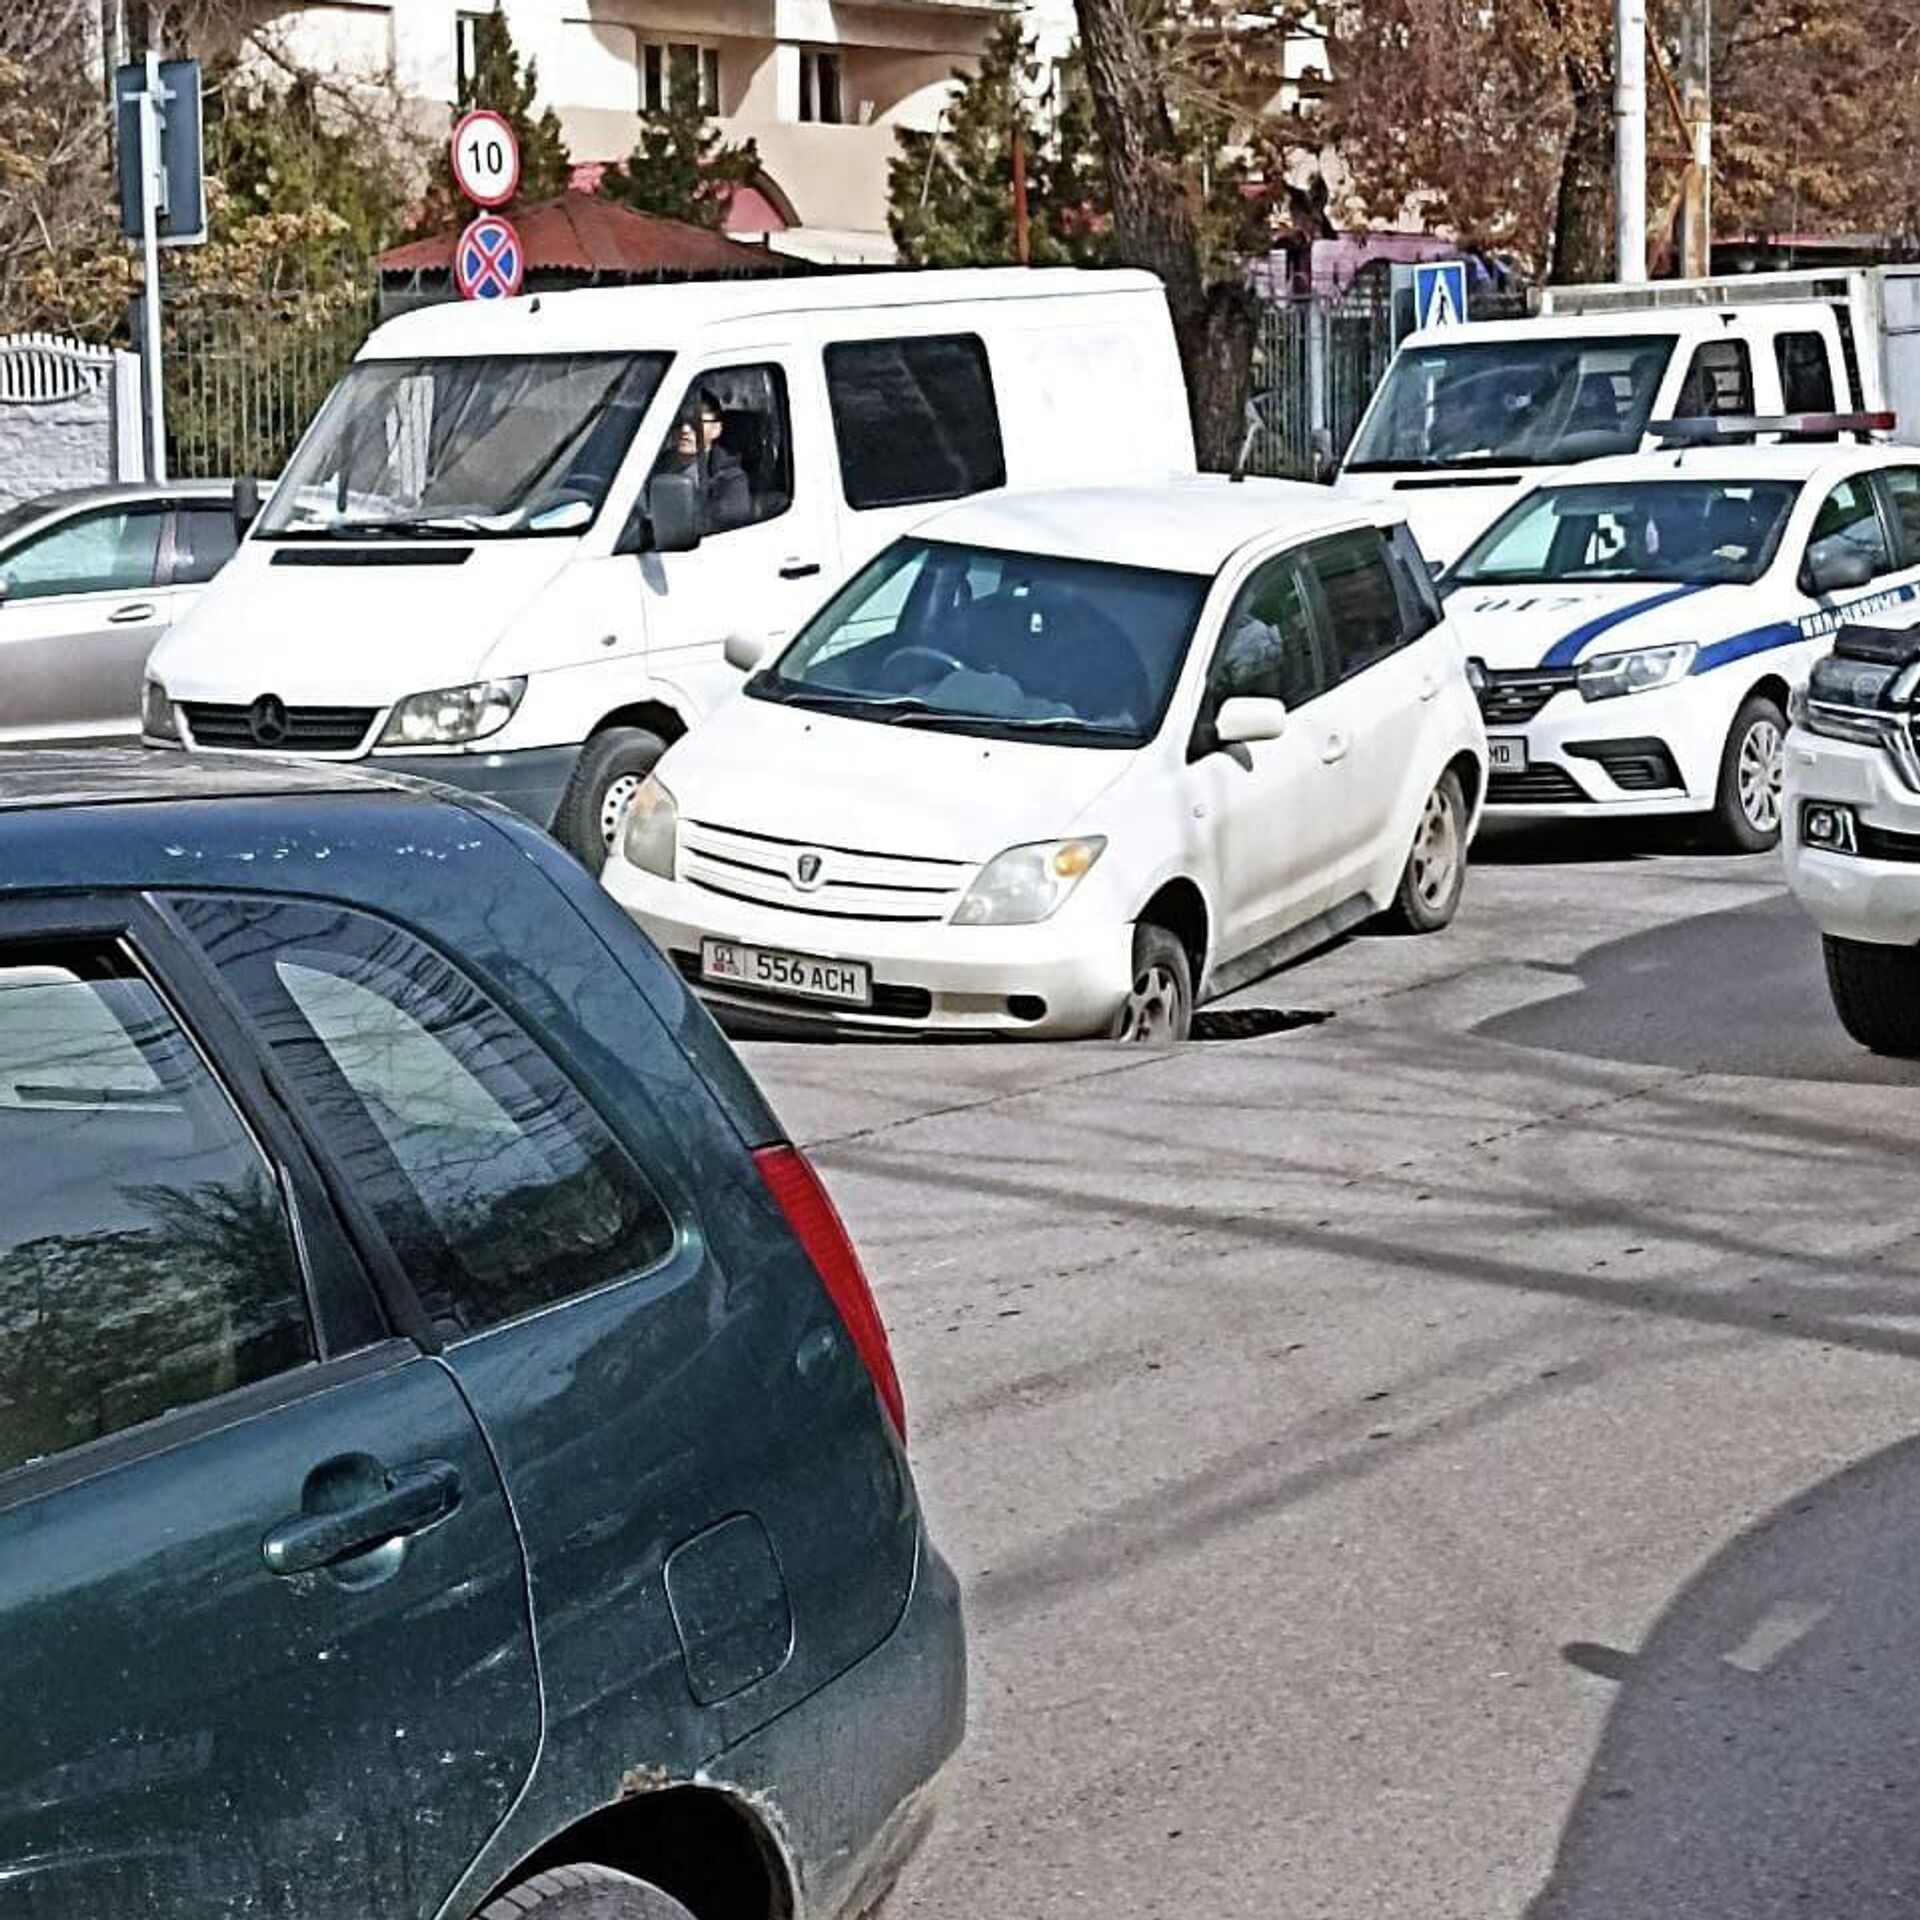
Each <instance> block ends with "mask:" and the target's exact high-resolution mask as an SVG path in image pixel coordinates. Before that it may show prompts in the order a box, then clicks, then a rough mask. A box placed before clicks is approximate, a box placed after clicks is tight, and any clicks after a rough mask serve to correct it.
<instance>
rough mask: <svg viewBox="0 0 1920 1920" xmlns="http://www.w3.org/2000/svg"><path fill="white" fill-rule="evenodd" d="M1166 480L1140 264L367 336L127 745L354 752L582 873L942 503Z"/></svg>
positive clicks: (1161, 399)
mask: <svg viewBox="0 0 1920 1920" xmlns="http://www.w3.org/2000/svg"><path fill="white" fill-rule="evenodd" d="M1192 470H1193V437H1192V431H1191V428H1190V426H1189V424H1188V414H1187V400H1186V388H1185V384H1184V381H1183V379H1182V377H1181V371H1180V362H1179V358H1178V355H1177V353H1176V350H1175V346H1174V337H1173V328H1172V325H1171V322H1170V321H1169V318H1168V315H1167V304H1166V299H1165V296H1164V295H1163V293H1162V291H1161V288H1160V284H1159V282H1158V281H1157V280H1155V279H1154V278H1153V277H1152V276H1151V275H1150V274H1144V273H1131V272H1074V271H1070V270H1056V271H1045V272H1025V271H1022V270H1020V269H1017V268H1015V269H1007V270H989V271H972V272H951V273H883V274H851V275H843V276H834V277H830V278H811V279H795V280H772V281H733V282H725V283H712V284H690V285H686V286H665V287H622V288H610V289H605V290H599V289H596V290H589V291H582V292H571V293H558V294H540V295H534V296H531V297H525V298H521V299H516V300H503V301H491V302H473V303H466V304H460V305H451V306H436V307H428V308H424V309H421V310H420V311H418V312H414V313H408V314H403V315H402V316H400V317H399V318H398V319H395V320H390V321H388V322H387V324H386V325H385V326H383V327H380V328H378V329H377V330H376V331H375V332H374V334H373V335H372V337H371V338H370V339H369V340H368V341H367V343H366V345H365V346H364V347H362V349H361V350H360V354H359V357H358V358H357V359H356V360H355V362H354V364H353V366H352V367H351V368H350V369H349V370H348V372H347V374H346V377H345V378H344V379H343V380H342V381H341V383H340V385H339V386H338V387H337V388H336V389H335V390H334V392H333V394H332V396H331V398H329V399H328V401H327V402H326V404H325V405H324V406H323V407H322V408H321V410H320V413H319V415H318V417H317V418H316V419H315V421H314V423H313V425H312V426H311V427H310V428H309V429H308V431H307V434H306V437H305V438H304V439H303V440H302V442H301V444H300V446H299V447H298V449H297V450H296V451H295V452H294V454H293V457H292V459H291V461H290V462H289V464H288V467H287V470H286V472H285V474H284V475H283V476H282V477H281V479H280V481H279V482H278V484H277V485H276V487H275V490H274V495H273V500H272V504H271V505H270V506H269V507H268V508H267V510H266V511H265V512H264V513H263V514H262V515H261V516H260V518H259V520H258V521H256V522H255V524H254V527H253V530H252V532H251V534H250V535H249V537H248V538H247V540H246V541H245V543H244V544H243V545H242V546H241V548H240V550H239V552H238V553H237V554H236V555H235V557H234V558H233V560H232V561H230V562H229V563H228V565H227V567H226V568H225V570H224V571H223V572H222V573H221V575H220V577H219V579H218V580H217V581H216V582H215V583H214V585H213V586H212V588H211V589H210V590H209V591H208V593H207V595H206V596H205V598H204V599H202V600H201V602H200V603H199V605H198V606H196V607H195V608H194V610H193V612H192V614H191V615H190V616H189V617H188V618H187V619H186V620H184V621H183V622H182V623H181V624H180V625H179V626H178V627H177V628H175V629H174V631H173V632H172V633H170V634H168V635H167V637H166V638H165V640H164V641H163V642H162V643H161V645H160V646H159V647H158V648H157V649H156V650H155V652H154V654H153V657H152V660H151V663H150V666H149V675H150V677H149V679H148V683H147V687H146V693H145V699H144V726H143V733H144V735H145V738H146V739H147V741H148V742H149V744H152V745H155V746H167V747H173V748H185V749H187V750H189V751H193V750H218V751H228V752H232V751H240V752H254V751H262V752H273V753H280V754H287V753H294V754H301V755H307V756H312V757H315V758H327V759H334V760H360V759H369V758H370V759H371V760H372V761H373V762H374V763H375V764H377V765H379V766H382V767H384V768H387V769H389V770H398V771H402V772H409V773H415V774H422V775H425V776H427V777H429V778H433V779H438V780H442V781H446V782H448V783H449V784H452V785H455V786H460V787H465V788H468V789H470V790H474V791H479V792H483V793H486V794H489V795H491V796H493V797H494V798H496V799H499V800H502V801H504V802H506V803H507V804H509V805H512V806H514V807H516V808H517V809H519V810H520V811H521V812H523V813H525V814H527V815H528V816H530V817H531V818H533V819H536V820H538V821H539V822H540V824H541V825H543V826H551V827H552V828H553V830H554V832H555V833H556V834H557V835H558V837H559V838H560V839H561V840H562V841H564V842H565V843H566V844H567V845H568V846H570V847H571V848H573V850H574V851H575V852H576V853H578V854H579V855H580V856H581V857H582V858H583V859H586V860H588V861H589V862H591V863H592V864H593V865H595V866H596V867H597V866H598V865H599V863H600V860H601V859H602V858H603V857H604V855H605V849H606V845H607V842H608V841H609V840H610V838H611V836H612V834H613V832H614V830H615V828H616V826H617V825H618V823H619V820H620V816H621V813H622V811H623V809H624V807H625V805H626V802H627V799H628V798H629V797H630V795H631V794H632V793H633V792H634V791H635V790H636V789H637V788H638V786H639V784H640V782H641V780H642V779H643V778H644V776H645V774H646V772H647V770H648V768H649V767H651V765H652V764H653V762H654V760H655V759H657V758H658V757H659V755H660V754H661V753H663V752H664V751H665V749H666V746H667V745H668V743H670V742H671V741H672V740H674V739H676V738H677V737H678V736H679V735H680V734H681V733H683V732H685V731H686V729H687V728H688V727H689V726H691V725H693V724H694V722H695V721H696V720H698V719H699V718H700V717H701V716H702V715H703V714H704V713H705V711H706V710H707V709H708V708H709V707H710V706H711V705H712V704H713V703H714V701H715V700H717V699H718V698H719V697H720V696H721V695H722V694H724V693H725V692H727V691H730V690H731V689H732V688H734V687H737V686H738V684H739V681H740V675H739V673H738V672H737V671H735V670H734V669H732V668H729V667H728V666H727V665H726V664H725V662H724V660H723V658H722V651H723V644H724V642H726V641H727V640H728V639H729V638H733V637H736V636H741V637H752V638H754V639H757V640H764V639H766V638H769V637H771V636H775V635H778V634H781V633H785V632H789V631H791V630H792V629H793V628H794V627H795V626H797V625H798V624H799V622H800V621H801V620H802V619H804V618H805V617H806V616H807V615H808V614H810V613H811V612H812V611H813V609H814V607H815V605H816V604H818V603H819V602H820V601H822V600H824V599H825V598H826V597H827V595H828V594H829V593H830V592H831V591H832V590H833V588H834V587H835V586H836V584H837V583H838V582H839V581H840V580H841V579H842V578H844V577H845V576H846V575H847V574H848V573H849V572H851V571H853V570H855V569H857V568H858V567H860V566H862V565H864V564H865V563H866V562H867V561H868V560H870V559H871V558H872V557H873V555H874V554H876V553H877V552H879V550H880V549H881V548H882V547H884V546H886V545H887V544H888V542H890V541H891V540H893V539H894V538H895V537H896V536H897V535H898V534H900V533H902V532H904V531H905V530H906V529H907V528H908V527H909V526H911V525H913V524H915V523H916V522H917V521H919V520H922V519H924V518H925V517H926V515H927V514H928V513H929V512H930V511H931V510H932V509H933V508H934V507H935V506H937V505H938V504H939V503H941V502H943V501H948V500H956V499H961V498H964V497H966V496H969V495H972V494H975V493H980V492H987V491H992V490H994V489H997V488H1000V487H1008V486H1012V487H1036V486H1060V485H1064V484H1069V483H1073V482H1082V481H1101V482H1111V481H1114V480H1120V479H1127V478H1133V479H1141V480H1146V479H1155V480H1158V479H1165V478H1166V477H1168V476H1169V475H1171V474H1174V473H1180V472H1189V473H1190V472H1191V471H1192Z"/></svg>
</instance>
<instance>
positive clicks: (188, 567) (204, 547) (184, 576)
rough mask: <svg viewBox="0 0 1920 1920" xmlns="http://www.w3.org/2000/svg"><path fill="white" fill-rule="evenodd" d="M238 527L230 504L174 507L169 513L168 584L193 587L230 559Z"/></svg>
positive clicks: (237, 542)
mask: <svg viewBox="0 0 1920 1920" xmlns="http://www.w3.org/2000/svg"><path fill="white" fill-rule="evenodd" d="M239 544H240V529H239V528H238V526H236V525H235V524H234V518H233V509H232V508H231V507H176V508H175V509H174V515H173V565H172V567H171V568H170V569H169V571H168V576H167V577H168V581H169V584H171V585H173V586H176V587H197V586H201V585H203V584H204V583H205V582H206V581H209V580H211V579H212V578H213V576H214V575H215V574H216V573H218V572H219V571H220V569H221V568H222V567H224V566H225V565H226V564H227V562H228V561H229V560H231V559H232V558H233V550H234V548H235V547H237V546H238V545H239Z"/></svg>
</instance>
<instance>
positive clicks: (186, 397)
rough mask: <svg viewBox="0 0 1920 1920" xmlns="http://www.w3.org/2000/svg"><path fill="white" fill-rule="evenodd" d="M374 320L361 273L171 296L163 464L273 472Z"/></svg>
mask: <svg viewBox="0 0 1920 1920" xmlns="http://www.w3.org/2000/svg"><path fill="white" fill-rule="evenodd" d="M374 319H375V311H374V286H373V282H372V279H371V276H368V275H366V274H365V273H364V270H363V271H362V274H361V275H360V276H350V275H349V276H342V277H341V278H339V279H337V280H331V281H324V280H323V281H320V282H319V283H317V284H314V285H310V286H306V287H301V288H296V289H293V290H285V289H274V290H270V291H260V292H257V293H256V292H253V291H240V292H233V291H223V292H220V293H202V292H192V293H187V294H182V295H173V296H170V305H169V307H168V310H167V315H166V322H165V324H166V386H167V441H168V447H169V460H170V464H171V470H172V471H173V472H175V473H177V474H180V475H182V476H185V477H189V478H209V479H211V478H220V477H225V476H227V475H230V474H234V475H237V474H256V475H260V476H262V477H271V476H272V475H274V474H277V473H278V472H279V471H280V470H281V468H282V467H284V466H285V465H286V462H287V456H288V455H289V454H290V453H291V452H292V451H293V447H294V442H295V441H297V440H298V439H299V437H300V435H301V433H302V432H304V431H305V429H306V425H307V422H308V421H309V420H311V419H312V418H313V416H314V413H315V411H316V410H317V409H318V407H319V405H320V402H321V401H322V400H324V399H325V398H326V396H327V392H328V389H329V388H331V387H332V385H333V383H334V382H335V381H336V380H338V379H339V377H340V375H341V374H342V373H343V372H344V371H345V370H346V366H347V362H348V361H349V360H351V359H352V358H353V356H354V354H355V352H356V351H357V350H358V349H359V347H360V344H361V342H362V341H364V340H365V339H366V337H367V334H368V331H369V330H370V329H371V328H372V326H373V324H374Z"/></svg>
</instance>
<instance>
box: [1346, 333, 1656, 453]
mask: <svg viewBox="0 0 1920 1920" xmlns="http://www.w3.org/2000/svg"><path fill="white" fill-rule="evenodd" d="M1673 344H1674V343H1673V336H1672V335H1671V334H1645V335H1630V336H1622V335H1618V334H1614V335H1610V336H1602V337H1599V338H1593V339H1585V340H1581V339H1569V338H1567V337H1566V336H1564V335H1562V336H1560V337H1558V338H1555V337H1552V336H1548V337H1546V338H1543V339H1531V340H1523V339H1506V340H1485V341H1478V342H1474V343H1472V344H1465V343H1463V344H1461V345H1458V346H1433V347H1414V348H1403V349H1402V350H1401V352H1400V353H1399V354H1397V355H1396V356H1395V358H1394V362H1393V365H1392V367H1391V369H1390V370H1389V371H1388V374H1387V377H1386V380H1385V382H1384V383H1383V385H1382V386H1381V389H1380V396H1379V398H1378V399H1377V400H1376V401H1375V402H1374V404H1373V406H1372V408H1371V409H1370V410H1369V412H1368V414H1367V417H1366V421H1365V423H1364V424H1363V425H1362V426H1361V429H1360V432H1359V435H1358V437H1357V438H1356V439H1355V440H1354V443H1353V450H1352V452H1351V453H1350V454H1349V455H1348V456H1347V471H1348V472H1349V473H1364V472H1367V471H1369V470H1373V471H1378V470H1381V469H1385V468H1391V469H1394V470H1396V471H1400V470H1404V469H1406V468H1409V467H1413V468H1423V467H1473V466H1502V467H1540V466H1561V465H1563V464H1565V463H1566V462H1567V461H1569V460H1591V459H1594V458H1596V457H1598V456H1599V455H1601V454H1608V453H1637V452H1638V451H1639V450H1640V438H1641V435H1642V434H1644V433H1645V432H1646V430H1647V419H1648V416H1649V415H1650V414H1651V413H1652V412H1653V401H1654V395H1655V394H1656V393H1658V392H1659V390H1660V381H1661V378H1662V376H1663V375H1664V374H1665V373H1666V370H1667V362H1668V361H1669V360H1671V359H1672V358H1673Z"/></svg>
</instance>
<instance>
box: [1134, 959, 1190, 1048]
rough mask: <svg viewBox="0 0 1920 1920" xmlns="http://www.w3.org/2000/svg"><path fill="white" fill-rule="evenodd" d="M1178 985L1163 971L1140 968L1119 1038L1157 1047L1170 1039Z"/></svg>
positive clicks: (1175, 1016) (1165, 969)
mask: <svg viewBox="0 0 1920 1920" xmlns="http://www.w3.org/2000/svg"><path fill="white" fill-rule="evenodd" d="M1179 1009H1180V985H1179V982H1178V981H1176V980H1175V979H1174V977H1173V974H1172V972H1171V970H1170V969H1168V968H1166V967H1146V968H1143V969H1142V971H1141V973H1140V975H1139V977H1138V978H1137V979H1136V980H1135V981H1134V983H1133V991H1132V992H1131V993H1129V994H1128V995H1127V1004H1126V1008H1125V1010H1124V1011H1123V1013H1122V1014H1121V1017H1120V1035H1119V1037H1120V1038H1121V1039H1122V1040H1129V1041H1132V1042H1134V1043H1135V1044H1136V1045H1141V1046H1157V1045H1159V1044H1160V1043H1162V1042H1164V1041H1168V1040H1171V1039H1173V1038H1174V1033H1175V1024H1176V1019H1177V1016H1178V1013H1179Z"/></svg>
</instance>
